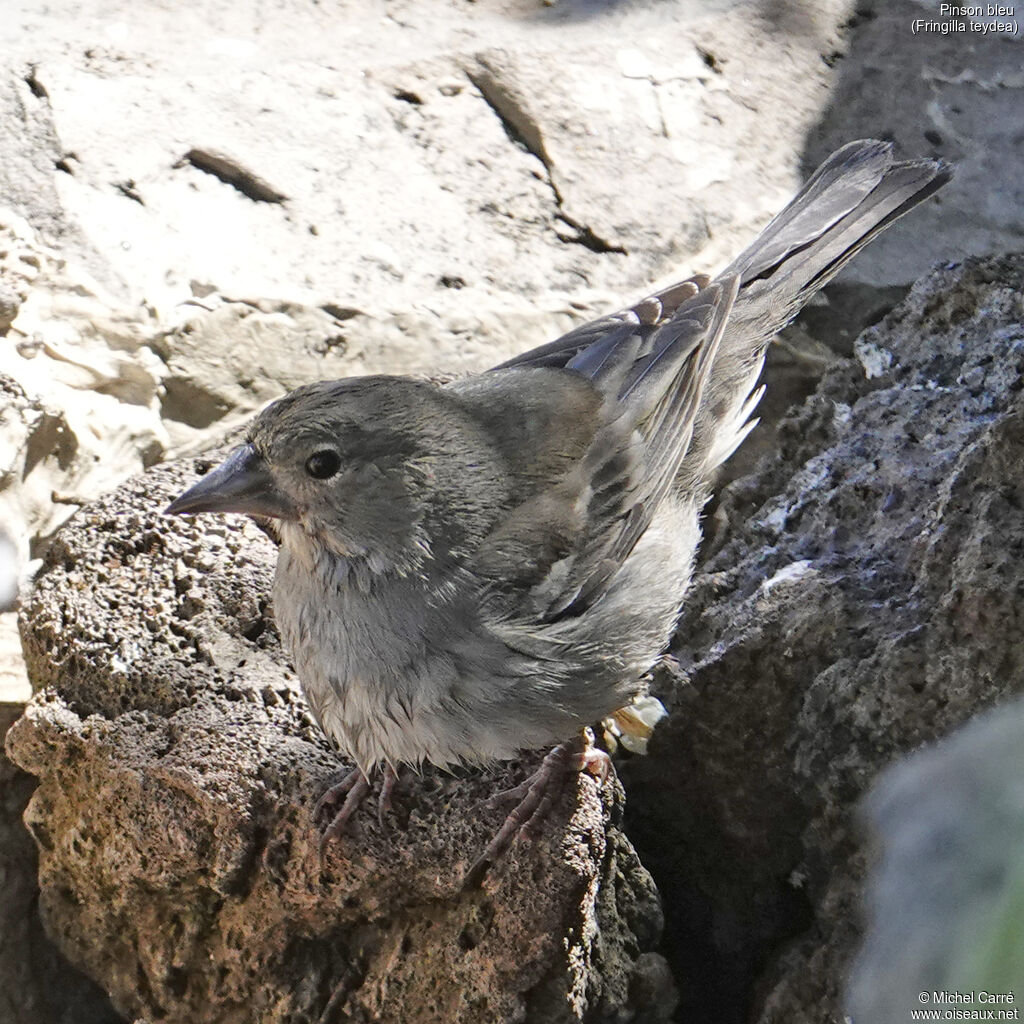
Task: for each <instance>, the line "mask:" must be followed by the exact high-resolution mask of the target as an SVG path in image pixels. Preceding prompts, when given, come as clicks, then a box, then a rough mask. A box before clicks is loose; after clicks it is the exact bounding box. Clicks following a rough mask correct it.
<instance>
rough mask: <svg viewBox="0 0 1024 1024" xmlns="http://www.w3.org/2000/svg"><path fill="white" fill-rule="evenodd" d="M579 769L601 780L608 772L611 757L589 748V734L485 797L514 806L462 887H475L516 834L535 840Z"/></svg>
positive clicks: (490, 801) (491, 802)
mask: <svg viewBox="0 0 1024 1024" xmlns="http://www.w3.org/2000/svg"><path fill="white" fill-rule="evenodd" d="M583 771H586V772H588V773H590V774H592V775H595V776H597V777H598V778H599V779H600V781H601V783H603V782H604V781H605V780H606V779H607V778H608V773H609V772H610V771H611V758H609V757H608V755H607V754H606V753H605V752H604V751H603V750H597V749H596V748H594V747H592V746H591V745H590V739H589V737H586V738H585V739H583V740H582V742H581V740H579V739H577V740H573V741H572V742H569V743H562V744H559V745H558V746H557V747H555V748H554V750H552V751H551V752H550V753H549V754H548V755H547V757H545V758H544V760H543V761H541V763H540V767H538V769H537V770H536V771H535V772H534V773H533V774H532V775H531V776H530V777H529V778H527V779H526V780H524V781H523V782H521V783H520V784H519V785H518V786H514V787H513V788H511V789H506V790H503V791H502V792H501V793H496V794H495V795H494V796H492V797H491V798H490V799H488V800H487V801H486V802H485V804H484V806H485V807H487V808H494V807H497V806H499V805H501V804H507V803H514V804H515V806H514V807H513V808H512V810H511V811H510V812H509V814H508V817H507V818H506V819H505V821H504V824H502V826H501V828H500V829H498V831H497V833H495V835H494V838H493V839H492V840H491V841H490V842H489V843H488V844H487V848H486V849H485V850H484V852H483V853H482V854H481V855H480V856H479V857H478V858H477V859H476V861H475V862H474V864H473V866H472V867H471V868H470V869H469V872H468V873H467V875H466V879H465V882H464V883H463V888H466V889H470V888H476V886H478V885H479V884H480V882H482V881H483V877H484V875H486V874H487V871H488V869H489V868H490V866H491V865H492V864H494V863H495V862H496V861H498V860H500V859H501V857H503V856H504V855H505V853H506V851H507V850H508V848H509V847H510V846H511V845H512V843H513V841H514V840H515V838H516V836H521V837H522V838H523V839H528V840H532V839H536V838H537V837H538V836H539V835H540V832H541V826H542V825H543V824H544V821H545V820H546V819H547V816H548V815H549V814H550V813H551V808H552V807H553V806H554V803H555V801H556V800H557V799H558V797H559V796H560V795H561V793H562V788H563V786H564V785H565V781H566V779H567V778H569V777H571V776H573V775H576V774H579V773H580V772H583Z"/></svg>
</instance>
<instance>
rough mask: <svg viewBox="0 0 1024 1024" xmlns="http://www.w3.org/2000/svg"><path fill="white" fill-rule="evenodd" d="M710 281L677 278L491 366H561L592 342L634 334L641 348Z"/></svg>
mask: <svg viewBox="0 0 1024 1024" xmlns="http://www.w3.org/2000/svg"><path fill="white" fill-rule="evenodd" d="M710 280H711V279H710V278H709V277H707V276H706V275H705V274H696V275H694V276H693V277H690V278H687V279H686V280H685V281H677V282H676V283H675V284H672V285H669V287H668V288H664V289H662V291H660V292H656V293H655V294H654V295H648V296H647V297H646V298H644V299H641V300H640V301H639V302H638V303H636V304H635V305H633V306H629V307H627V308H626V309H620V310H618V311H617V312H615V313H609V314H607V315H606V316H602V317H599V318H598V319H597V320H591V321H590V322H589V323H586V324H582V325H580V326H579V327H576V328H575V329H573V330H571V331H569V333H568V334H563V335H562V337H560V338H556V339H555V340H554V341H551V342H548V343H547V344H546V345H541V346H540V347H538V348H534V349H530V351H529V352H522V353H521V354H520V355H518V356H514V357H513V358H512V359H509V360H507V361H506V362H504V363H501V364H499V365H498V366H495V367H494V369H495V370H506V369H509V368H510V367H513V366H554V367H564V366H565V365H566V364H567V363H568V362H569V361H570V360H571V359H573V358H574V357H576V356H578V355H579V354H580V353H581V352H582V351H583V350H584V349H587V348H589V347H590V346H591V345H593V344H595V343H596V342H601V343H602V344H604V345H605V346H609V345H614V344H615V341H616V339H620V338H623V339H624V338H628V337H631V336H634V335H636V336H637V339H638V340H639V341H640V343H641V347H642V345H643V342H644V341H645V340H646V339H649V338H650V337H651V335H653V334H654V332H655V330H656V329H657V328H658V327H660V326H661V325H662V324H663V323H664V322H665V321H666V320H667V319H668V318H669V317H671V316H672V314H673V313H675V311H676V310H677V309H678V308H679V307H680V306H681V305H682V304H683V303H685V302H687V301H688V300H690V299H692V298H693V297H694V296H695V295H696V294H697V293H698V292H699V291H700V290H701V289H702V288H706V287H707V286H708V283H709V282H710Z"/></svg>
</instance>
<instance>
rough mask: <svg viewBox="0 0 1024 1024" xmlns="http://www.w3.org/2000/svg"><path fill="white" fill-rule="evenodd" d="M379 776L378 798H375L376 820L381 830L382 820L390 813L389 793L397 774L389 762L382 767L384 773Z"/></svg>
mask: <svg viewBox="0 0 1024 1024" xmlns="http://www.w3.org/2000/svg"><path fill="white" fill-rule="evenodd" d="M381 774H382V777H381V783H380V796H379V797H377V820H378V821H379V822H380V824H381V827H382V828H383V827H384V819H385V818H386V817H387V815H388V814H390V813H391V793H392V790H394V788H395V783H396V782H397V781H398V772H397V771H395V769H394V768H393V767H392V765H391V764H390V762H389V763H388V764H386V765H384V771H383V772H382V773H381Z"/></svg>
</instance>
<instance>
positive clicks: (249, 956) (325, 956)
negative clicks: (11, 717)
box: [8, 460, 673, 1024]
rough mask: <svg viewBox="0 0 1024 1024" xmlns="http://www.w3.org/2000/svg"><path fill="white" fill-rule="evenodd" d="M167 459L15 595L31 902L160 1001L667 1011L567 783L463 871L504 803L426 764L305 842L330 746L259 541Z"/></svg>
mask: <svg viewBox="0 0 1024 1024" xmlns="http://www.w3.org/2000/svg"><path fill="white" fill-rule="evenodd" d="M202 468H204V466H203V465H202V464H200V465H199V466H194V465H193V460H188V461H187V462H184V463H178V464H169V465H166V466H162V467H159V468H157V469H155V470H153V471H151V472H149V473H148V474H146V475H144V476H142V477H138V478H136V479H135V480H134V481H132V482H130V483H129V484H126V485H125V486H123V487H122V488H120V489H119V490H117V491H115V492H114V493H113V494H112V495H110V496H109V497H107V498H106V499H104V500H102V501H100V502H98V503H96V504H94V505H92V506H90V507H88V508H87V509H84V510H83V511H82V512H80V513H79V514H78V515H76V516H75V517H74V518H73V519H72V520H71V521H70V522H69V523H68V525H66V526H65V527H64V528H63V530H62V531H61V532H60V534H59V536H58V538H57V539H56V541H55V542H54V544H53V545H52V546H51V547H50V549H49V552H48V554H47V556H46V559H45V562H44V565H43V568H42V570H41V572H40V574H39V577H38V579H37V582H36V585H35V588H34V589H33V591H32V592H31V593H30V594H29V595H28V596H27V598H26V601H25V605H24V610H23V618H22V621H23V624H24V628H23V640H24V645H25V652H26V659H27V663H28V666H29V673H30V676H31V678H32V679H33V681H34V684H35V686H36V687H37V688H38V689H39V692H38V693H37V695H36V697H35V698H34V699H33V701H32V702H31V703H30V704H29V707H28V710H27V713H26V715H25V716H24V717H23V718H22V719H21V720H20V721H18V722H17V723H15V725H13V726H12V727H11V730H10V732H9V734H8V749H9V751H10V754H11V756H12V758H13V759H14V760H15V761H16V762H17V763H18V764H20V765H21V766H22V767H23V768H24V769H26V770H27V771H30V772H31V773H32V774H34V775H36V776H37V777H38V778H39V781H40V784H39V788H38V789H37V790H36V792H35V794H34V796H33V797H32V800H31V802H30V804H29V807H28V811H27V814H26V821H27V823H28V826H29V829H30V830H31V832H32V834H33V836H34V837H35V839H36V842H37V844H38V846H39V877H40V888H41V897H40V910H41V913H42V917H43V921H44V923H45V925H46V928H47V931H48V933H49V934H50V935H51V936H52V937H53V939H54V940H55V941H56V943H57V945H58V946H59V947H60V949H61V950H62V951H63V952H64V953H65V954H66V955H67V957H68V958H69V959H70V960H71V961H72V962H73V963H74V964H76V965H77V966H79V967H80V968H81V969H83V970H84V971H85V972H86V973H87V974H89V975H90V976H91V977H93V978H95V979H96V980H97V981H99V982H100V984H101V985H102V986H103V987H104V988H105V989H106V990H107V991H108V992H109V993H110V996H111V999H112V1001H113V1002H114V1004H115V1006H116V1007H117V1008H118V1009H119V1010H120V1011H121V1012H123V1013H125V1014H126V1015H128V1016H129V1017H131V1016H133V1015H134V1016H145V1017H147V1018H148V1019H150V1020H165V1021H183V1022H184V1021H188V1022H197V1021H210V1022H213V1021H216V1022H219V1024H222V1022H228V1021H239V1022H242V1021H245V1022H249V1021H253V1020H259V1021H261V1022H275V1021H280V1022H284V1021H299V1020H302V1021H310V1020H312V1021H318V1020H319V1021H324V1022H325V1024H326V1022H328V1021H341V1020H346V1021H374V1022H378V1021H379V1022H386V1021H396V1022H397V1021H402V1022H415V1021H423V1022H426V1021H434V1022H438V1024H441V1022H444V1024H451V1022H482V1021H488V1022H491V1021H493V1022H500V1021H519V1020H529V1021H531V1022H547V1021H573V1020H579V1019H583V1018H584V1017H585V1018H586V1019H587V1020H588V1021H590V1020H594V1021H609V1022H611V1021H619V1020H623V1019H626V1020H634V1019H635V1020H648V1021H657V1020H663V1019H665V1012H670V1011H671V1008H672V1006H673V991H672V986H671V981H670V980H669V976H668V973H667V971H666V970H665V968H664V964H663V962H662V961H661V960H660V958H659V957H658V956H657V954H656V953H654V952H653V950H654V947H655V945H656V943H657V940H658V936H659V932H660V921H661V918H660V909H659V905H658V900H657V895H656V893H655V891H654V888H653V885H652V884H651V881H650V877H649V875H648V874H647V872H646V871H645V870H644V869H643V868H642V867H641V866H640V865H639V863H638V861H637V859H636V856H635V854H634V853H633V851H632V848H631V847H630V845H629V843H628V842H627V841H626V839H625V838H624V837H623V835H622V833H621V831H620V829H619V827H618V824H617V823H618V821H619V819H620V817H621V800H620V798H619V795H618V794H617V793H616V791H615V786H614V785H613V784H611V783H609V785H608V786H606V787H605V788H606V793H605V797H606V800H607V803H605V802H603V801H602V799H600V798H599V794H598V792H597V786H596V784H595V783H594V781H593V780H592V779H590V778H589V777H588V778H581V779H580V781H579V785H578V788H577V790H576V792H575V793H573V794H569V795H567V797H566V798H565V799H564V800H563V802H562V803H561V805H560V806H559V807H558V808H557V811H556V813H555V814H553V816H552V817H551V819H550V822H549V826H548V828H547V831H546V834H545V835H544V836H543V837H542V838H541V839H539V840H538V841H537V842H536V843H533V844H531V843H518V844H516V846H515V847H514V848H513V850H512V852H511V854H510V856H509V857H508V858H507V860H506V861H505V862H503V863H502V864H501V865H500V866H499V867H498V868H497V869H496V870H493V871H492V872H491V874H490V875H489V876H488V877H487V878H486V879H485V881H484V884H483V886H482V887H481V888H480V889H476V890H470V891H462V889H461V883H462V879H463V876H464V875H465V872H466V870H467V869H468V867H469V865H470V864H471V863H472V861H473V859H474V858H475V857H476V856H477V854H478V853H479V852H480V851H481V850H482V849H483V846H484V845H486V843H487V841H488V839H489V837H490V835H492V834H493V832H494V830H495V829H496V828H497V827H498V825H499V824H500V822H501V820H502V816H503V814H504V813H505V812H504V810H502V809H494V810H485V809H483V807H482V804H483V801H484V800H485V799H486V797H487V796H489V795H491V794H492V793H494V792H495V791H496V790H497V789H499V788H502V786H503V785H508V784H512V783H513V782H514V781H517V779H518V777H520V776H521V775H522V772H523V771H524V767H525V766H522V765H520V766H512V767H509V768H506V769H505V770H504V771H503V772H501V773H499V774H498V775H497V776H491V777H487V776H481V775H480V774H478V773H467V775H466V777H465V778H462V779H458V778H453V777H451V776H442V775H440V774H437V775H435V774H432V773H429V772H428V773H426V775H425V777H424V778H422V779H410V780H408V781H407V783H406V785H405V786H404V787H402V788H401V790H400V792H399V793H398V794H397V796H396V808H395V812H394V815H393V816H392V819H391V820H390V821H389V822H387V823H385V825H384V826H383V827H382V826H381V825H379V824H378V822H377V821H376V818H375V816H374V815H373V814H372V813H370V812H366V813H361V814H360V815H359V821H358V828H357V829H356V830H355V833H354V834H352V835H351V836H348V837H346V838H345V839H344V841H343V842H342V843H341V844H340V846H337V847H336V848H332V849H331V851H330V852H329V853H328V855H327V857H326V859H325V860H324V862H323V863H321V861H320V859H319V857H318V852H317V838H318V833H317V831H316V830H315V829H314V825H313V821H312V820H311V812H312V808H313V804H314V803H315V801H316V798H317V797H318V796H319V794H320V793H321V792H322V791H323V789H324V788H325V787H326V785H327V784H328V783H329V782H330V781H332V778H333V777H334V776H335V775H336V773H337V771H338V769H339V761H338V759H337V757H336V755H334V754H333V753H332V752H331V751H330V750H329V748H328V746H327V743H326V740H325V739H324V738H323V736H322V735H321V734H320V732H319V730H318V728H317V727H316V726H315V725H314V723H313V722H312V720H311V719H310V717H309V714H308V711H307V709H306V705H305V702H304V701H303V699H302V698H301V696H300V694H299V691H298V688H297V681H296V679H295V677H294V675H293V673H292V672H291V671H290V669H289V667H288V665H287V663H286V661H285V657H284V655H283V653H282V651H281V648H280V645H279V640H278V635H277V632H276V629H275V627H274V623H273V619H272V616H271V613H270V610H269V609H268V605H267V600H268V595H269V591H270V583H271V574H272V567H273V563H274V559H275V551H274V547H273V544H272V543H271V541H270V540H269V539H268V538H267V537H266V536H265V535H264V534H263V533H262V532H261V531H260V530H259V529H258V528H257V527H256V525H255V524H254V523H252V522H251V521H250V520H248V519H245V518H237V519H232V520H230V521H207V520H201V521H179V520H176V519H172V518H166V517H164V516H163V515H162V514H161V511H160V510H161V509H162V508H163V507H164V505H165V504H166V502H167V500H168V499H169V498H170V496H172V495H173V494H174V493H177V492H179V491H180V490H181V489H182V488H183V487H184V486H186V485H187V484H188V483H189V482H190V481H191V480H193V479H194V477H195V472H196V470H197V469H202Z"/></svg>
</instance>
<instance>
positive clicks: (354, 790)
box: [313, 765, 398, 862]
mask: <svg viewBox="0 0 1024 1024" xmlns="http://www.w3.org/2000/svg"><path fill="white" fill-rule="evenodd" d="M397 781H398V772H396V771H395V769H394V768H392V767H391V765H385V767H384V770H383V772H382V774H381V785H380V795H379V796H378V797H377V820H378V821H379V822H380V824H381V826H382V827H383V826H384V820H385V818H386V817H387V815H388V814H389V813H390V811H391V794H392V792H393V791H394V788H395V783H396V782H397ZM370 788H371V783H370V778H369V776H368V775H366V774H364V773H363V771H362V769H360V768H353V769H352V771H350V772H349V773H348V774H347V775H346V776H345V777H344V778H343V779H342V780H341V781H340V782H338V783H336V784H335V785H333V786H331V787H330V788H329V789H328V790H327V791H326V792H325V793H324V794H323V796H321V797H320V799H319V800H318V801H317V802H316V806H315V807H314V808H313V820H314V821H317V820H318V819H319V818H320V816H321V814H322V813H323V811H325V810H328V811H330V810H333V808H334V806H335V805H336V804H337V803H338V802H339V801H342V803H341V809H340V810H339V811H338V813H337V814H335V815H334V817H333V818H332V819H331V821H330V823H329V824H328V825H327V827H326V828H325V829H324V830H323V833H322V834H321V836H320V860H321V862H322V861H323V859H324V856H325V854H326V852H327V845H328V843H330V842H332V841H333V840H335V839H339V838H341V836H343V835H344V834H345V831H346V830H347V828H348V823H349V821H350V819H351V818H352V815H353V814H355V812H356V811H357V810H358V809H359V805H360V804H361V803H362V802H363V800H365V799H366V796H367V794H368V793H369V792H370ZM343 798H344V799H343Z"/></svg>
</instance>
